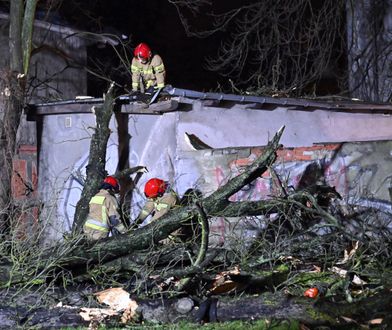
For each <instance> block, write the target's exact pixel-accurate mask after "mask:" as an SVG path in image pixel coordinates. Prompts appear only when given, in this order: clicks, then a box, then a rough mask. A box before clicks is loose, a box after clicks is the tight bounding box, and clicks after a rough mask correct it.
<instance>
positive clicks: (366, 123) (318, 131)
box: [39, 102, 392, 241]
mask: <svg viewBox="0 0 392 330" xmlns="http://www.w3.org/2000/svg"><path fill="white" fill-rule="evenodd" d="M43 122H44V126H43V133H44V134H43V138H42V146H41V154H40V167H39V169H40V192H41V194H42V198H43V199H44V200H45V203H46V205H48V206H53V207H52V208H49V209H50V212H49V214H48V219H52V220H53V224H54V226H53V231H52V235H54V236H55V237H60V235H61V234H62V232H64V231H67V230H69V228H70V227H71V224H72V219H73V214H74V210H75V205H76V203H77V201H78V200H79V197H80V192H81V188H82V180H83V176H84V174H85V165H86V164H87V159H88V150H89V137H90V136H91V133H92V131H91V129H89V127H93V126H94V116H93V115H92V114H79V115H60V116H45V117H44V121H43ZM70 122H71V123H72V124H71V125H70V124H69V123H70ZM67 125H68V126H67ZM282 125H286V131H285V133H284V134H283V138H282V143H283V144H284V146H285V147H286V149H284V150H283V151H282V152H281V153H280V156H279V162H278V163H277V165H276V168H277V170H278V172H279V173H280V174H281V175H282V177H283V178H286V179H287V180H289V182H290V184H291V185H293V186H294V187H296V186H297V185H298V183H299V182H300V181H301V180H302V179H301V178H302V177H303V173H304V172H309V171H308V170H309V168H312V166H313V167H315V168H318V169H320V171H321V172H322V177H323V178H324V180H325V181H326V182H327V183H328V184H331V185H333V186H336V189H337V190H338V191H339V192H340V193H341V194H342V195H343V196H344V198H345V199H346V200H349V199H353V198H356V199H357V200H358V198H359V197H365V199H366V200H368V201H370V200H374V199H377V200H379V201H381V202H382V203H384V204H385V203H388V202H389V201H390V199H389V187H390V186H392V183H391V173H390V170H389V168H390V163H391V153H392V142H389V141H388V140H392V133H391V132H392V130H391V128H392V118H391V117H390V116H384V115H381V114H349V113H337V112H328V111H321V110H318V111H313V112H306V111H293V110H287V109H283V108H279V109H276V110H274V111H267V110H266V111H262V110H257V111H255V110H243V109H241V107H240V106H238V107H237V108H235V107H234V108H232V109H220V108H206V107H203V106H202V104H201V103H198V102H196V103H195V105H194V110H192V111H190V112H184V113H182V112H181V113H180V112H175V113H168V114H164V115H162V116H151V115H134V116H130V117H129V133H130V135H131V141H130V150H131V152H130V155H129V159H130V162H131V164H130V165H131V166H137V165H145V166H147V167H148V169H149V173H147V174H145V175H144V176H143V178H142V179H141V180H140V183H139V185H138V187H137V190H136V193H135V198H134V201H133V205H132V206H133V209H134V216H136V214H137V213H138V210H139V209H140V207H141V206H142V205H143V204H144V197H143V194H142V191H143V186H144V183H145V182H146V181H147V180H148V179H150V178H151V177H155V176H157V177H161V178H164V179H166V180H168V181H170V182H171V183H172V184H173V186H174V187H175V189H176V190H177V191H178V193H179V194H180V195H182V194H183V193H184V192H185V190H186V189H188V188H191V187H193V188H198V189H200V190H201V191H202V192H203V194H204V195H208V194H210V193H211V192H212V191H214V190H215V189H216V188H217V187H219V186H220V185H221V184H223V183H224V182H226V181H227V180H228V179H229V178H231V177H233V176H235V175H237V174H238V173H239V172H240V171H241V170H242V169H243V166H244V165H246V164H248V163H250V162H251V161H252V160H254V159H255V157H256V156H257V155H258V154H260V152H262V148H260V147H258V148H253V146H257V145H259V146H263V145H266V144H267V142H268V140H269V139H270V138H271V137H272V135H273V134H274V133H275V131H276V130H277V129H278V128H279V127H280V126H282ZM111 127H112V130H113V133H112V136H111V137H110V142H109V147H108V153H107V156H108V157H107V170H108V172H109V173H113V172H114V171H115V169H116V165H117V159H118V154H117V146H118V139H117V135H116V122H115V121H114V120H113V121H112V123H111ZM375 128H377V129H375ZM185 132H187V133H192V134H195V135H197V136H198V137H199V138H200V139H201V140H203V141H204V142H205V143H207V144H209V145H210V146H212V147H213V148H214V149H211V150H199V151H195V150H194V149H193V148H192V147H191V146H190V145H189V143H188V142H187V139H186V138H185ZM366 140H369V141H370V142H360V143H359V142H356V141H366ZM382 140H386V141H382ZM326 141H327V142H331V141H332V143H324V144H320V143H323V142H326ZM372 141H373V142H372ZM335 142H344V143H335ZM302 181H303V180H302ZM269 194H271V178H270V177H269V174H268V173H266V174H265V175H264V176H263V177H262V178H260V179H258V180H256V182H255V183H254V184H252V185H250V186H249V187H246V188H245V189H244V190H243V191H241V192H240V193H238V194H237V195H236V196H233V199H234V200H243V199H259V198H265V196H267V195H269ZM237 220H238V219H236V220H235V221H237ZM251 220H252V221H253V220H254V219H251ZM235 221H234V222H235ZM247 221H249V219H247ZM243 223H246V222H243ZM252 226H253V225H252ZM232 227H233V222H230V221H227V219H226V220H224V219H215V220H214V222H213V224H212V233H213V234H212V236H214V235H215V236H216V237H217V240H218V241H219V240H225V237H227V236H228V235H227V233H226V231H227V230H229V229H230V230H231V228H232ZM235 227H236V228H237V229H238V228H240V229H241V230H244V232H245V233H248V229H246V228H247V227H246V226H245V229H246V230H245V229H244V228H243V227H241V226H238V225H237V226H235Z"/></svg>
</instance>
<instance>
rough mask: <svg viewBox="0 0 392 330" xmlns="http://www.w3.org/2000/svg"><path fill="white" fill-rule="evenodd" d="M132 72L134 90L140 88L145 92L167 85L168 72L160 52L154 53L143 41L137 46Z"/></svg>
mask: <svg viewBox="0 0 392 330" xmlns="http://www.w3.org/2000/svg"><path fill="white" fill-rule="evenodd" d="M131 72H132V91H133V92H137V91H138V90H139V89H140V91H142V92H145V91H147V90H149V91H151V90H153V89H154V88H163V87H165V76H166V72H165V66H164V64H163V61H162V58H161V57H160V56H159V55H158V54H153V53H152V52H151V49H150V47H149V46H148V45H147V44H145V43H141V44H139V45H137V46H136V48H135V51H134V58H133V59H132V64H131ZM141 84H142V85H141ZM141 86H142V87H141ZM142 88H143V89H144V91H143V90H142Z"/></svg>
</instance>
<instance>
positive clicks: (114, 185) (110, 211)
mask: <svg viewBox="0 0 392 330" xmlns="http://www.w3.org/2000/svg"><path fill="white" fill-rule="evenodd" d="M119 191H120V185H119V183H118V181H117V179H116V178H115V177H113V176H108V177H106V178H105V180H104V181H103V183H102V185H101V187H100V190H99V192H98V193H97V194H96V195H95V196H94V197H93V198H91V200H90V203H89V207H90V209H89V214H88V216H87V220H86V222H85V223H84V225H83V232H84V234H85V235H86V236H87V239H89V240H98V239H101V238H105V237H108V236H109V233H112V235H117V234H123V233H124V232H125V231H126V228H125V227H124V225H123V224H122V222H121V219H120V214H119V213H118V202H117V198H116V196H115V194H116V193H118V192H119Z"/></svg>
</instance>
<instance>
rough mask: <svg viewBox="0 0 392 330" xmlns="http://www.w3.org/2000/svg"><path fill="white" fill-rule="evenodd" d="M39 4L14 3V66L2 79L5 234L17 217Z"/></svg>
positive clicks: (0, 163)
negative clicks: (16, 164) (15, 198)
mask: <svg viewBox="0 0 392 330" xmlns="http://www.w3.org/2000/svg"><path fill="white" fill-rule="evenodd" d="M36 3H37V0H28V1H26V5H25V6H26V7H24V1H23V0H15V1H11V2H10V27H9V51H10V67H9V71H8V72H4V73H3V75H2V77H1V78H2V85H3V86H2V87H3V88H2V91H4V99H3V103H4V106H3V107H2V108H3V109H4V110H3V111H4V112H3V113H0V177H1V178H2V188H1V189H0V211H1V214H2V216H1V218H0V228H1V229H2V230H3V231H4V230H6V231H7V230H9V227H10V223H9V222H10V221H11V220H12V217H13V212H12V210H13V205H12V192H11V177H12V171H13V168H12V161H13V159H14V156H15V155H16V153H17V141H16V139H17V132H18V129H19V125H20V120H21V115H22V110H23V105H24V98H25V88H26V86H25V84H26V79H27V74H28V63H29V61H30V56H31V40H32V34H33V22H34V15H35V8H36ZM23 15H24V19H23ZM22 44H23V45H22ZM23 46H24V47H26V48H24V47H23ZM24 64H25V66H24Z"/></svg>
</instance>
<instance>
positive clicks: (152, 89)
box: [145, 86, 156, 95]
mask: <svg viewBox="0 0 392 330" xmlns="http://www.w3.org/2000/svg"><path fill="white" fill-rule="evenodd" d="M155 91H156V89H155V88H154V86H150V87H148V88H147V89H146V92H145V94H151V95H152V94H154V93H155Z"/></svg>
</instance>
